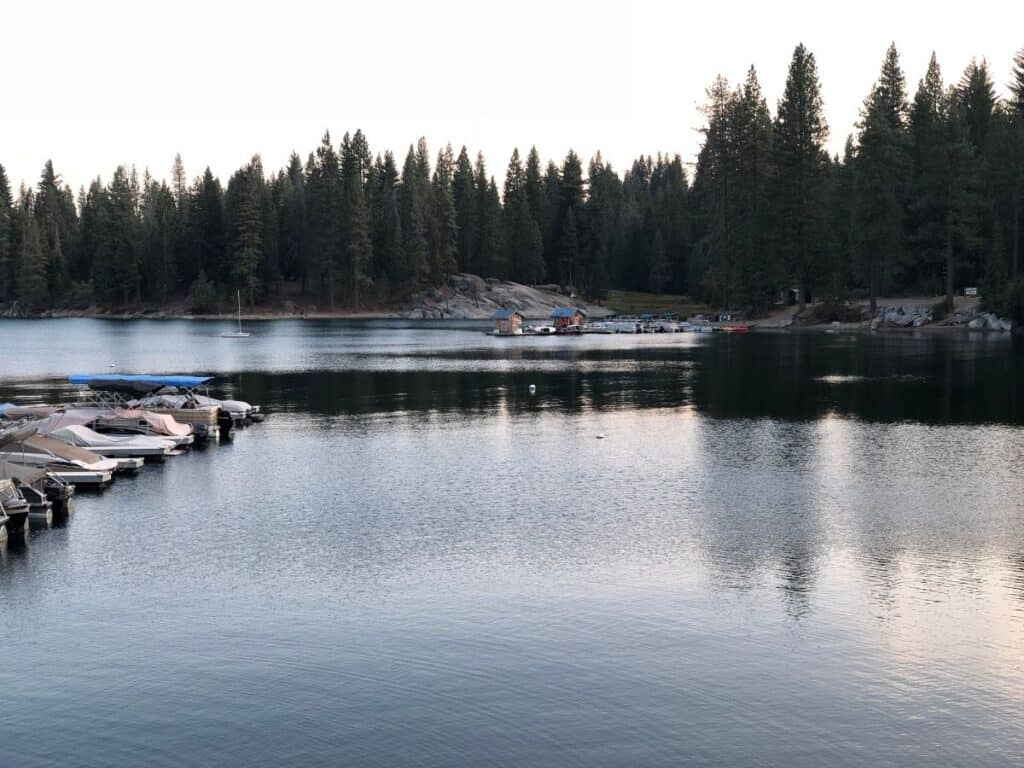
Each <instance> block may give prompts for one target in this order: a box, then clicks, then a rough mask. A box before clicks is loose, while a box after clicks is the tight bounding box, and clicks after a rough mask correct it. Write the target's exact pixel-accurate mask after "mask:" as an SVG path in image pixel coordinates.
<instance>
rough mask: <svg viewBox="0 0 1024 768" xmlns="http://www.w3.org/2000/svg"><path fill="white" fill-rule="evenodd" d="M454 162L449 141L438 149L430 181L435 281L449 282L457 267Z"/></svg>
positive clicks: (431, 262) (433, 273) (445, 283)
mask: <svg viewBox="0 0 1024 768" xmlns="http://www.w3.org/2000/svg"><path fill="white" fill-rule="evenodd" d="M453 164H454V158H453V156H452V147H451V144H449V145H448V146H447V147H445V148H444V149H443V150H441V151H440V152H438V153H437V164H436V166H435V167H434V178H433V180H432V182H431V200H432V203H433V208H432V215H431V217H430V224H431V226H430V275H431V279H432V280H433V282H434V284H435V285H447V283H448V278H449V276H451V275H452V273H454V272H455V271H456V270H457V269H458V261H457V254H458V223H457V220H456V212H455V196H454V194H453V192H452V171H453V168H452V166H453Z"/></svg>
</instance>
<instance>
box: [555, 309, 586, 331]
mask: <svg viewBox="0 0 1024 768" xmlns="http://www.w3.org/2000/svg"><path fill="white" fill-rule="evenodd" d="M586 319H587V313H586V312H584V311H583V310H582V309H578V308H577V307H557V308H555V309H553V310H552V311H551V324H552V325H553V326H555V328H556V329H557V331H558V332H559V333H565V332H566V331H567V330H568V329H569V328H574V329H575V328H582V327H583V323H584V321H585V320H586Z"/></svg>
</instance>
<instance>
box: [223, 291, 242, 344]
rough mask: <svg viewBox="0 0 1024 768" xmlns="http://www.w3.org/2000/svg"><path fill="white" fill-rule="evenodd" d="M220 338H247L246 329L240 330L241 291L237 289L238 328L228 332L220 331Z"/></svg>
mask: <svg viewBox="0 0 1024 768" xmlns="http://www.w3.org/2000/svg"><path fill="white" fill-rule="evenodd" d="M220 336H221V338H222V339H247V338H249V333H248V331H243V330H242V292H241V291H238V330H237V331H231V332H230V333H222V334H221V335H220Z"/></svg>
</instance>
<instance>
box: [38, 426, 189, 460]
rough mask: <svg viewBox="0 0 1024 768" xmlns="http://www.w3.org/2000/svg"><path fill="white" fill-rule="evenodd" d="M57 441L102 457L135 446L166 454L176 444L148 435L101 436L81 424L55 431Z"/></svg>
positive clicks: (54, 436) (52, 433)
mask: <svg viewBox="0 0 1024 768" xmlns="http://www.w3.org/2000/svg"><path fill="white" fill-rule="evenodd" d="M49 434H50V436H52V437H53V438H54V439H55V440H60V441H61V442H62V443H67V444H68V445H73V446H78V447H79V448H86V449H88V450H90V451H95V452H97V453H99V454H101V455H107V454H105V453H104V451H110V450H117V451H118V452H122V453H123V452H124V451H125V450H128V451H130V449H131V448H132V447H133V446H134V447H135V448H138V449H145V450H147V451H152V450H159V451H160V452H164V451H166V450H168V449H169V448H170V447H171V446H172V445H173V444H174V443H173V441H172V440H171V439H170V438H165V437H149V436H147V435H123V436H114V435H101V434H100V433H99V432H94V431H93V430H91V429H89V428H88V427H85V426H82V425H81V424H72V425H70V426H67V427H61V428H60V429H55V430H53V431H52V432H50V433H49Z"/></svg>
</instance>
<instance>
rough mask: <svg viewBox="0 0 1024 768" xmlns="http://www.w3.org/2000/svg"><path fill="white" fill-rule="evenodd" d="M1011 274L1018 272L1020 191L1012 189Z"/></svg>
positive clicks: (1015, 275) (1014, 274) (1015, 274)
mask: <svg viewBox="0 0 1024 768" xmlns="http://www.w3.org/2000/svg"><path fill="white" fill-rule="evenodd" d="M1012 274H1013V276H1014V277H1017V275H1018V274H1020V191H1019V190H1014V191H1013V269H1012Z"/></svg>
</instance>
